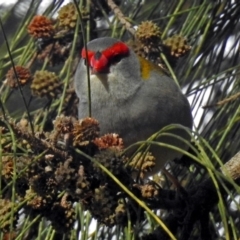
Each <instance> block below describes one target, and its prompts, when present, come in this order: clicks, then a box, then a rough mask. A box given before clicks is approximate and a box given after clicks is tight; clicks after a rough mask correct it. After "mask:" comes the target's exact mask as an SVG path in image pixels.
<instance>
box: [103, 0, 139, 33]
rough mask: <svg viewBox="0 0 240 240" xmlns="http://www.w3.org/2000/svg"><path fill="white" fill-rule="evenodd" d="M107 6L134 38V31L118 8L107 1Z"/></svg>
mask: <svg viewBox="0 0 240 240" xmlns="http://www.w3.org/2000/svg"><path fill="white" fill-rule="evenodd" d="M107 4H108V6H109V7H110V8H111V9H112V11H113V12H114V14H115V15H116V16H117V18H118V19H119V21H120V22H121V23H122V25H123V26H124V27H125V28H126V29H127V30H128V31H129V32H130V33H131V34H132V35H133V36H134V35H135V29H134V28H133V27H132V24H131V23H130V22H129V21H128V20H127V19H126V17H125V16H124V14H123V13H122V11H121V10H120V8H119V7H118V6H117V5H116V4H115V3H114V1H113V0H107Z"/></svg>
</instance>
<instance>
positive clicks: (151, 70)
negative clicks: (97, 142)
mask: <svg viewBox="0 0 240 240" xmlns="http://www.w3.org/2000/svg"><path fill="white" fill-rule="evenodd" d="M88 69H89V76H90V86H91V89H90V92H91V117H93V118H95V119H97V120H98V121H99V125H100V134H101V135H104V134H108V133H117V134H119V136H120V137H121V138H122V139H123V142H124V146H125V147H128V146H130V145H132V144H134V143H136V142H141V141H145V140H147V139H148V138H149V137H151V136H152V135H153V134H155V133H156V132H158V131H159V130H161V129H162V128H164V127H166V126H168V125H170V124H178V125H181V126H183V127H185V128H188V129H191V128H192V124H193V118H192V113H191V107H190V104H189V102H188V100H187V98H186V96H185V95H184V94H183V93H182V91H181V89H180V87H179V86H178V85H177V84H176V83H175V82H174V80H173V79H172V78H171V77H170V76H168V75H167V74H165V73H164V72H163V71H162V69H161V68H160V67H159V66H157V65H155V64H154V63H152V62H150V61H148V60H146V59H144V58H142V57H140V56H138V55H137V54H136V53H135V52H134V51H133V50H132V49H131V47H129V46H128V45H127V44H126V43H124V42H123V41H121V40H118V39H115V38H111V37H101V38H96V39H94V40H91V41H90V42H88V43H87V48H83V49H82V51H81V60H80V62H79V64H78V66H77V69H76V72H75V76H74V88H75V92H76V95H77V97H78V98H79V106H78V118H79V119H82V118H85V117H88V116H89V103H88V99H89V98H88V86H89V84H88V72H87V71H88ZM171 133H173V134H176V135H177V136H179V137H181V138H183V139H184V140H186V141H190V138H191V136H190V134H189V133H188V132H187V131H185V130H183V129H180V128H178V129H176V128H175V129H173V130H171ZM156 141H157V142H163V143H167V144H171V145H173V146H175V147H178V148H180V149H184V150H187V149H188V144H186V142H183V141H181V140H179V139H177V138H174V137H171V136H161V137H159V138H157V139H156ZM130 149H131V148H130ZM133 149H134V148H133ZM149 151H150V152H152V154H153V155H154V156H155V157H156V163H155V166H154V167H153V168H152V171H151V172H150V173H149V174H148V176H152V175H154V174H156V173H158V172H159V171H160V170H161V169H162V168H163V166H164V165H165V163H166V162H167V161H171V160H173V159H178V158H180V157H181V156H182V154H181V153H180V152H178V151H176V150H173V149H169V148H166V147H163V146H160V147H159V146H155V145H153V146H150V149H149ZM129 152H131V151H130V150H129ZM131 153H132V152H131ZM129 154H130V153H129Z"/></svg>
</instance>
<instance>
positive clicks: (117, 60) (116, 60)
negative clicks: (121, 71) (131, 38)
mask: <svg viewBox="0 0 240 240" xmlns="http://www.w3.org/2000/svg"><path fill="white" fill-rule="evenodd" d="M121 60H122V56H121V55H119V54H118V55H116V56H114V57H113V58H112V59H111V62H112V63H118V62H120V61H121Z"/></svg>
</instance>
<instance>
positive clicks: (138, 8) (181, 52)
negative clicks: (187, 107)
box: [0, 0, 240, 240]
mask: <svg viewBox="0 0 240 240" xmlns="http://www.w3.org/2000/svg"><path fill="white" fill-rule="evenodd" d="M40 4H41V1H31V0H25V1H18V2H17V3H16V4H14V5H12V6H11V7H8V9H7V11H5V12H4V13H3V12H2V13H1V22H2V33H3V34H1V36H0V52H1V56H0V63H1V69H0V76H1V78H0V79H1V88H0V93H1V94H0V96H1V97H0V99H1V101H0V105H1V110H0V113H1V118H0V143H1V145H0V159H1V164H0V169H1V171H0V173H1V175H0V176H1V182H0V184H1V185H0V192H1V195H0V196H1V199H0V206H1V207H0V213H1V214H0V215H1V216H0V228H1V230H2V233H0V237H1V239H8V237H9V236H11V238H12V239H36V238H39V239H40V238H44V239H64V238H65V239H80V238H81V239H114V238H116V239H145V240H146V239H159V238H160V239H168V238H169V237H170V238H171V239H199V238H202V239H238V238H239V237H240V233H239V229H240V226H239V222H240V221H239V204H238V203H237V201H239V192H240V189H239V185H238V182H237V180H236V179H232V177H231V176H229V174H227V173H225V172H224V171H223V173H224V174H223V173H222V172H221V171H219V169H220V168H221V169H224V167H223V165H224V164H225V163H226V162H227V161H229V159H230V158H232V157H233V156H234V155H235V154H236V153H237V152H238V149H239V145H240V143H239V141H238V139H239V131H238V129H239V126H240V124H239V112H240V108H239V104H238V98H239V88H240V84H239V82H238V81H239V46H240V42H239V24H240V21H239V18H240V3H238V1H230V0H219V1H212V0H211V1H209V0H208V1H206V0H204V1H200V0H194V1H190V0H180V1H165V0H161V1H154V0H149V1H138V0H136V1H132V0H127V1H115V3H114V2H113V1H110V0H108V1H107V0H106V1H105V0H98V1H84V0H82V1H78V2H77V1H74V2H73V3H70V4H68V5H66V4H64V3H63V1H62V0H56V1H53V3H50V4H49V5H48V7H47V8H46V9H45V10H44V11H43V12H42V13H41V14H40V13H39V11H40V10H39V9H40ZM115 4H117V6H115ZM146 20H148V21H146ZM135 26H138V29H137V30H135V28H134V27H135ZM133 34H135V37H136V39H135V41H129V40H130V39H132V35H133ZM100 36H112V37H115V38H120V39H122V40H125V41H129V44H130V45H131V46H132V47H133V49H134V50H135V51H136V52H137V53H138V54H139V55H141V56H142V57H144V58H146V59H148V60H150V61H153V62H154V63H155V64H157V65H158V66H159V67H161V68H162V69H163V70H164V71H165V73H166V74H169V75H171V76H172V78H173V79H174V80H175V81H176V82H177V83H178V84H179V85H180V86H181V87H182V88H183V91H184V92H185V94H186V95H187V96H188V98H189V100H190V102H191V106H192V109H193V116H194V119H195V126H194V129H193V132H192V133H191V134H192V143H191V144H190V150H189V151H188V152H184V153H185V156H184V157H183V158H182V159H181V161H180V162H171V163H169V164H168V165H167V169H168V171H169V172H170V173H171V175H173V176H174V177H175V178H177V179H178V181H177V182H176V181H175V180H174V179H173V177H171V176H169V175H168V173H166V172H165V174H160V175H159V176H158V177H157V176H156V178H154V181H155V183H148V184H142V182H141V181H140V179H139V178H137V181H135V182H133V178H132V177H129V176H130V173H131V172H132V171H133V168H134V167H136V166H135V165H136V164H135V163H134V159H128V158H127V157H126V156H124V155H122V151H123V149H122V141H123V143H124V139H123V140H122V139H121V138H120V137H121V136H120V137H119V136H118V135H114V134H112V135H111V134H110V135H108V136H99V134H98V131H99V128H98V122H97V121H96V120H94V119H91V118H89V119H85V120H83V121H79V120H77V119H76V118H77V108H76V104H77V101H78V99H77V97H76V96H75V93H74V89H73V83H72V82H73V76H74V72H75V70H76V67H77V63H78V61H79V54H78V53H79V51H80V50H81V49H82V47H83V45H84V44H85V42H87V41H89V40H91V39H93V38H96V37H100ZM4 37H6V39H4ZM108 117H109V116H108ZM106 119H107V118H106ZM171 127H177V126H169V128H166V129H163V130H162V131H160V132H159V133H157V134H163V133H166V132H167V131H168V130H169V129H170V128H171ZM189 133H190V132H189ZM152 142H153V144H159V145H161V143H158V142H157V143H156V142H154V141H152V139H149V140H148V141H146V144H149V143H152ZM166 147H170V148H171V146H169V145H168V146H166ZM178 150H179V151H182V150H181V149H178ZM146 155H147V154H146ZM141 157H142V159H143V160H142V161H144V160H146V159H148V161H149V162H150V163H149V162H147V164H145V165H146V166H149V164H152V162H151V161H152V157H151V156H149V155H147V157H148V158H146V156H140V158H141ZM135 160H136V159H135ZM145 163H146V162H145ZM143 166H144V164H142V166H141V164H140V166H138V170H139V169H141V170H142V173H141V174H144V171H143V169H142V167H143ZM150 166H151V165H150ZM145 170H146V169H145ZM236 171H238V169H236ZM225 175H226V176H225ZM126 176H128V177H126ZM169 179H171V180H169ZM233 180H236V181H233ZM106 183H108V184H106ZM160 185H161V186H160ZM207 194H209V195H207ZM159 209H161V210H160V211H159ZM151 210H155V211H151ZM19 217H20V218H19ZM93 217H94V218H96V219H97V223H96V227H95V228H94V229H93V230H92V227H91V228H90V225H91V223H92V222H93ZM18 218H19V219H18ZM48 220H50V221H51V223H49V222H48ZM73 226H74V227H73Z"/></svg>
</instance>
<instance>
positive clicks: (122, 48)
mask: <svg viewBox="0 0 240 240" xmlns="http://www.w3.org/2000/svg"><path fill="white" fill-rule="evenodd" d="M128 53H129V48H128V46H127V45H126V44H124V43H123V42H117V43H115V44H113V45H112V46H111V47H109V48H107V49H106V50H104V51H103V52H102V54H104V56H106V58H108V59H110V58H112V57H115V56H117V55H123V56H124V55H128Z"/></svg>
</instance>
